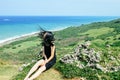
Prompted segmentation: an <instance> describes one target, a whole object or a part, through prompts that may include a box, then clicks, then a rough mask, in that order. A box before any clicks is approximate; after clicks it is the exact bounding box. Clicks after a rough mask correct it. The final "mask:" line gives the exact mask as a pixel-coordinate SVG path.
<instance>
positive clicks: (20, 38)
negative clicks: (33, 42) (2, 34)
mask: <svg viewBox="0 0 120 80" xmlns="http://www.w3.org/2000/svg"><path fill="white" fill-rule="evenodd" d="M66 28H67V27H66ZM63 29H65V28H61V29H57V30H51V31H52V32H56V31H60V30H63ZM38 33H39V31H37V32H32V33H28V34H23V35H20V36H14V37H11V38H7V39H4V40H0V47H2V46H4V45H7V44H10V43H12V42H14V41H19V40H23V39H25V38H28V37H32V36H37V35H38Z"/></svg>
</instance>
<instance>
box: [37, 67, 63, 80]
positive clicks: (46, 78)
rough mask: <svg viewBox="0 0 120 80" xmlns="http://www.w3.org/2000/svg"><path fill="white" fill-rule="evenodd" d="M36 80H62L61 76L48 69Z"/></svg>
mask: <svg viewBox="0 0 120 80" xmlns="http://www.w3.org/2000/svg"><path fill="white" fill-rule="evenodd" d="M36 80H64V79H63V78H62V75H61V74H60V73H59V72H58V71H56V70H55V69H49V70H48V71H46V72H44V73H42V74H41V75H40V76H39V77H38V78H37V79H36Z"/></svg>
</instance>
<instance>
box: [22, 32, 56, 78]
mask: <svg viewBox="0 0 120 80" xmlns="http://www.w3.org/2000/svg"><path fill="white" fill-rule="evenodd" d="M39 36H40V37H41V38H42V39H43V42H42V45H43V59H41V60H39V61H37V63H36V64H35V65H34V66H33V67H32V68H31V70H30V71H29V73H28V74H27V76H26V77H25V79H24V80H34V79H35V78H36V77H38V76H39V75H40V74H41V73H42V72H43V71H45V70H48V69H49V68H51V67H52V66H53V65H54V64H55V63H56V54H55V53H56V52H55V45H54V40H55V39H54V35H53V33H52V32H49V31H42V32H40V34H39Z"/></svg>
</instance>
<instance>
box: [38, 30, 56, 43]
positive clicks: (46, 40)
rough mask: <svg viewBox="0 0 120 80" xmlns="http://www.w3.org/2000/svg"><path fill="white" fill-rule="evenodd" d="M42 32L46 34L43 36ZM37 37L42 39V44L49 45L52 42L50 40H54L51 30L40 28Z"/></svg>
mask: <svg viewBox="0 0 120 80" xmlns="http://www.w3.org/2000/svg"><path fill="white" fill-rule="evenodd" d="M44 34H46V35H45V37H44ZM39 37H40V38H42V39H43V42H42V44H43V45H44V44H49V45H51V44H53V43H52V41H55V38H54V34H53V33H52V32H51V31H45V30H43V29H42V30H41V31H40V33H39ZM43 37H44V38H43Z"/></svg>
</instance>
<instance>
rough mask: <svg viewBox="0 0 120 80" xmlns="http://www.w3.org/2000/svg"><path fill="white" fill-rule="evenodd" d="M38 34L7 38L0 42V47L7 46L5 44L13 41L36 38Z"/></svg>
mask: <svg viewBox="0 0 120 80" xmlns="http://www.w3.org/2000/svg"><path fill="white" fill-rule="evenodd" d="M38 33H39V32H32V33H28V34H24V35H20V36H15V37H11V38H7V39H5V40H0V47H2V46H4V45H7V44H10V43H12V42H14V41H18V40H23V39H25V38H28V37H31V36H37V34H38Z"/></svg>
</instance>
